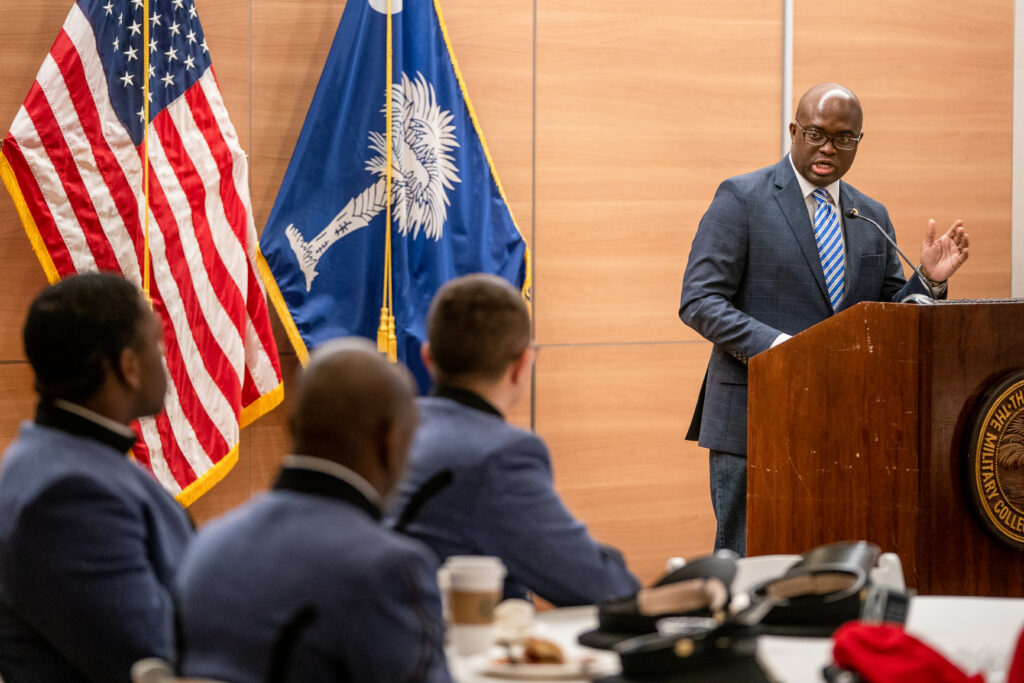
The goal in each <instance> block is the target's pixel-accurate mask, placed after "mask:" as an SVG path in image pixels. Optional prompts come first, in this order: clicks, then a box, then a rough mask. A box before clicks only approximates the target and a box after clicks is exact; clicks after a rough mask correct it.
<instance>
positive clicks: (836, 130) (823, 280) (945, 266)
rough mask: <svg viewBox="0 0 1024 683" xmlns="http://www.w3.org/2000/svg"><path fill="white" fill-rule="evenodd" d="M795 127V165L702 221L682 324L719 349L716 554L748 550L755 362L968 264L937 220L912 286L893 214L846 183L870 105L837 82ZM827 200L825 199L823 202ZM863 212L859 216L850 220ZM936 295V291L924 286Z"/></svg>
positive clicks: (708, 419)
mask: <svg viewBox="0 0 1024 683" xmlns="http://www.w3.org/2000/svg"><path fill="white" fill-rule="evenodd" d="M794 118H795V121H793V122H792V123H790V124H789V132H790V135H791V137H792V146H791V151H790V153H789V155H788V156H787V157H786V158H784V159H782V160H781V161H780V162H779V163H777V164H775V165H774V166H769V167H767V168H762V169H760V170H758V171H754V172H753V173H748V174H746V175H741V176H737V177H735V178H730V179H728V180H726V181H725V182H723V183H722V184H721V185H720V186H719V188H718V192H717V193H716V194H715V198H714V200H713V201H712V202H711V206H710V207H709V208H708V210H707V212H706V213H705V214H704V217H703V218H701V221H700V225H699V226H698V228H697V234H696V236H695V237H694V240H693V245H692V247H691V249H690V258H689V261H688V263H687V265H686V272H685V274H684V275H683V289H682V296H681V301H680V306H679V317H680V318H682V320H683V322H684V323H686V324H687V325H689V326H691V327H693V328H694V329H695V330H697V332H699V333H700V334H701V335H702V336H703V337H705V338H706V339H708V340H709V341H711V342H712V343H713V344H714V348H713V350H712V352H711V360H710V361H709V363H708V369H707V374H706V376H705V379H704V386H703V387H702V388H701V397H700V399H699V400H698V403H697V409H696V412H695V413H694V417H693V423H692V424H691V426H690V431H689V433H688V434H687V438H688V439H698V440H699V442H700V445H701V446H704V447H706V448H708V449H710V459H709V464H710V471H711V500H712V504H713V506H714V509H715V518H716V519H717V521H718V529H717V532H716V535H715V548H716V549H719V548H730V549H732V550H735V551H736V552H738V553H740V554H741V555H742V554H743V553H744V551H745V549H746V492H747V469H746V468H747V461H746V452H747V360H748V359H749V358H750V357H751V356H754V355H755V354H758V353H761V352H762V351H764V350H766V349H768V348H770V347H772V346H775V345H776V344H779V343H781V342H783V341H785V340H786V339H788V338H789V337H790V336H791V335H794V334H797V333H799V332H801V331H802V330H805V329H807V328H808V327H810V326H812V325H814V324H816V323H818V322H821V321H822V320H824V319H825V318H827V317H829V316H831V315H833V314H835V313H837V312H839V311H842V310H844V309H846V308H849V307H851V306H853V305H854V304H856V303H858V302H861V301H901V300H902V299H903V298H904V297H906V296H907V295H909V294H913V293H919V294H928V295H931V296H934V297H944V296H945V294H946V280H947V279H948V278H949V277H950V276H951V275H952V274H953V273H954V272H956V270H957V269H958V268H959V267H960V265H961V264H962V263H963V262H964V261H965V260H966V259H967V249H968V238H967V234H966V233H965V232H964V228H963V224H962V222H961V221H959V220H958V221H956V222H955V223H953V225H952V226H951V227H950V229H949V230H948V231H947V232H946V233H945V234H944V235H942V236H941V237H939V238H936V232H935V221H929V224H928V229H927V231H926V233H925V239H924V242H923V244H922V248H921V259H920V263H921V271H922V275H923V278H921V279H920V280H919V279H918V278H917V277H913V278H911V279H910V281H909V282H908V281H906V280H905V279H904V277H903V268H902V266H901V265H900V262H899V259H898V256H897V253H896V251H895V250H894V249H893V248H892V247H891V246H890V245H889V243H888V242H887V241H886V240H885V238H884V237H883V236H882V235H881V234H880V233H879V232H878V230H877V229H876V228H875V227H873V226H872V225H871V224H870V223H869V222H867V221H865V220H863V218H861V217H865V218H870V219H873V220H874V221H876V222H878V223H879V224H881V225H882V226H883V227H884V229H885V230H886V232H887V233H888V234H889V235H890V237H893V238H895V232H894V230H893V227H892V223H891V222H890V221H889V214H888V212H887V211H886V209H885V207H884V206H882V204H880V203H878V202H877V201H875V200H873V199H871V198H870V197H868V196H866V195H864V194H863V193H861V192H859V191H858V190H857V189H856V188H854V187H853V186H851V185H849V184H848V183H845V182H840V178H842V177H843V175H844V174H845V173H846V172H847V171H848V170H849V169H850V166H851V165H852V164H853V159H854V157H855V156H856V154H857V146H858V144H859V142H860V140H861V139H862V137H863V132H862V122H863V114H862V111H861V106H860V102H859V101H858V99H857V97H856V95H854V94H853V93H852V92H851V91H850V90H848V89H847V88H844V87H843V86H841V85H838V84H835V83H822V84H819V85H816V86H814V87H812V88H811V89H810V90H808V91H807V92H806V93H805V94H804V95H803V97H802V98H801V99H800V103H799V104H798V106H797V111H796V115H795V117H794ZM822 190H823V192H822ZM851 209H856V210H857V212H859V214H860V216H861V217H854V216H849V215H847V213H846V212H848V211H850V210H851ZM926 285H927V286H926Z"/></svg>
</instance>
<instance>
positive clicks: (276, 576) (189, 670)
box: [175, 339, 450, 683]
mask: <svg viewBox="0 0 1024 683" xmlns="http://www.w3.org/2000/svg"><path fill="white" fill-rule="evenodd" d="M414 392H415V388H414V383H413V380H412V376H411V375H410V374H409V372H408V371H407V370H405V368H403V367H402V366H398V365H391V364H389V363H388V362H387V361H386V360H385V359H384V358H383V357H382V356H381V355H380V354H379V353H378V352H377V350H376V348H374V346H373V345H372V344H370V343H369V342H368V341H366V340H365V339H343V340H335V341H332V342H328V343H326V344H323V345H321V346H320V347H319V348H317V350H316V351H315V352H314V353H313V355H312V357H311V358H310V361H309V364H308V365H307V366H306V367H305V369H304V370H303V371H302V374H301V376H300V378H299V381H298V385H297V387H296V388H295V392H294V395H293V396H292V403H291V412H290V416H289V426H290V429H291V433H292V437H293V446H294V455H289V456H286V457H285V459H284V463H283V467H282V469H281V474H280V476H279V477H278V480H277V483H276V484H275V485H274V488H273V490H272V491H270V492H269V493H267V494H264V495H262V496H260V497H258V498H255V499H253V500H252V501H250V502H249V503H247V504H245V505H243V506H242V507H240V508H238V509H236V510H234V511H233V512H230V513H228V514H227V515H225V516H224V517H222V518H221V519H219V520H216V521H214V522H211V523H210V524H209V525H208V526H206V527H205V528H203V530H202V531H200V533H199V536H198V538H197V539H196V542H195V544H194V545H193V547H192V549H191V550H190V551H189V552H188V554H187V555H186V557H185V560H184V562H183V564H182V568H181V571H180V573H179V575H178V578H177V580H176V582H175V594H176V598H177V605H178V620H179V636H180V648H181V667H180V668H181V670H182V672H183V673H184V674H185V675H188V676H203V677H211V678H216V679H224V680H228V681H233V682H234V683H263V682H264V681H275V682H283V681H294V682H296V683H298V682H307V681H308V682H313V681H316V682H318V683H319V682H328V681H360V682H367V683H372V682H375V681H379V682H380V683H395V682H396V681H428V682H431V681H448V680H450V678H449V675H448V669H447V664H446V663H445V658H444V652H443V649H442V647H443V645H442V640H443V634H444V624H443V622H442V619H441V602H440V598H439V595H438V590H437V582H436V572H437V559H436V558H435V557H434V556H433V554H432V553H431V552H430V550H429V549H428V548H426V547H424V546H423V545H422V544H421V543H419V542H418V541H414V540H412V539H410V538H406V537H404V536H401V535H399V534H395V533H393V532H391V531H389V530H387V529H386V528H385V527H384V526H382V525H381V524H380V522H379V520H380V517H381V505H382V502H383V497H384V496H386V495H387V494H388V493H389V492H390V491H391V490H392V488H393V487H394V485H395V484H396V483H397V481H398V479H399V477H400V476H401V474H402V470H403V467H404V465H405V459H406V453H407V450H408V446H409V440H410V438H411V435H412V430H413V428H414V427H415V423H416V406H415V403H414V401H413V396H414Z"/></svg>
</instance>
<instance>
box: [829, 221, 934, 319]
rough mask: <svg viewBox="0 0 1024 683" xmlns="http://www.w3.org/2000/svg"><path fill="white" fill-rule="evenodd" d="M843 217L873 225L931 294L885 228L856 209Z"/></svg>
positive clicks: (930, 289) (926, 284)
mask: <svg viewBox="0 0 1024 683" xmlns="http://www.w3.org/2000/svg"><path fill="white" fill-rule="evenodd" d="M843 215H844V216H846V217H847V218H859V219H861V220H863V221H867V222H868V223H871V225H873V226H875V227H876V228H878V232H880V233H882V237H884V238H885V239H886V241H887V242H888V243H889V244H891V245H892V248H893V249H895V250H896V253H897V254H899V255H900V256H902V257H903V260H904V261H905V262H906V264H907V265H908V266H910V269H911V270H912V271H914V275H916V276H917V279H918V280H919V281H920V283H921V284H922V285H924V288H925V289H926V290H928V293H929V294H931V291H932V288H931V285H929V284H928V281H927V280H925V278H924V275H922V274H921V269H920V268H918V267H917V266H915V265H914V264H913V263H912V262H911V261H910V259H909V258H907V255H906V254H904V253H903V250H902V249H900V248H899V247H898V246H896V240H894V239H893V238H891V237H889V233H887V232H886V231H885V228H883V227H882V226H881V225H879V224H878V221H876V220H874V219H872V218H868V217H867V216H865V215H863V214H861V212H860V211H858V210H857V209H847V210H846V211H844V212H843ZM911 296H913V297H915V298H916V297H920V296H921V295H919V294H912V295H911ZM907 298H908V299H909V298H910V297H907ZM928 298H929V299H931V297H928ZM914 303H919V302H918V301H916V300H915V301H914ZM929 303H934V302H931V301H930V302H929Z"/></svg>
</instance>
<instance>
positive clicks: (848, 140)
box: [793, 119, 864, 152]
mask: <svg viewBox="0 0 1024 683" xmlns="http://www.w3.org/2000/svg"><path fill="white" fill-rule="evenodd" d="M793 125H795V126H796V127H797V128H799V129H800V135H801V137H803V139H804V142H806V143H807V144H808V145H810V146H812V147H821V146H822V145H824V144H825V143H826V142H831V143H832V146H833V147H835V148H836V149H841V150H843V151H844V152H851V151H853V150H855V149H857V145H858V144H860V141H861V138H863V137H864V131H861V132H860V133H858V134H857V135H856V136H853V135H849V134H845V135H826V134H825V133H824V132H822V131H820V130H818V129H816V128H812V129H807V128H804V127H803V126H801V125H800V123H799V122H797V121H796V120H795V119H794V120H793ZM808 135H820V136H821V137H822V140H821V142H814V141H813V140H809V139H807V136H808ZM840 140H843V142H842V143H840ZM851 144H852V146H848V145H851Z"/></svg>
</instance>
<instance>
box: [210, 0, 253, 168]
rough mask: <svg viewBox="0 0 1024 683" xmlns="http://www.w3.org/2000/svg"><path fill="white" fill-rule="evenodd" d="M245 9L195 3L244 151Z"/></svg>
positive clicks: (241, 4)
mask: <svg viewBox="0 0 1024 683" xmlns="http://www.w3.org/2000/svg"><path fill="white" fill-rule="evenodd" d="M249 6H250V2H249V0H196V10H198V12H199V20H200V21H201V22H202V24H203V34H204V36H205V37H206V44H207V45H208V46H209V48H210V59H211V60H212V62H213V70H214V73H216V74H217V85H219V86H220V91H221V94H222V95H223V96H224V105H225V106H226V107H227V109H228V115H229V116H230V117H231V123H232V124H234V126H235V130H236V131H237V132H238V139H239V142H240V143H241V144H242V149H243V150H245V151H247V152H248V150H249V149H250V147H251V145H252V136H251V135H250V123H251V117H250V112H251V109H252V107H251V106H250V105H251V87H250V86H251V82H250V73H249V72H250V67H251V61H250V56H251V48H252V44H251V36H252V34H251V31H250V30H249V24H250V17H249Z"/></svg>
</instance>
